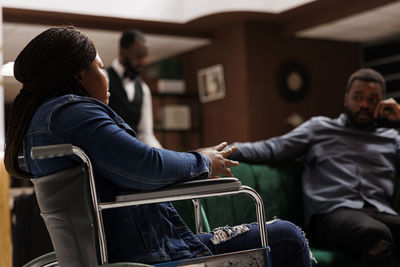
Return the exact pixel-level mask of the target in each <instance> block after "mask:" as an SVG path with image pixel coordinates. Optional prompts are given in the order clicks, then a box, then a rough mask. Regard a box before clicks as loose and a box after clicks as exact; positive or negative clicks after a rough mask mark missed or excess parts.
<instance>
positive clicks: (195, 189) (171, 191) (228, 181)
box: [116, 177, 242, 201]
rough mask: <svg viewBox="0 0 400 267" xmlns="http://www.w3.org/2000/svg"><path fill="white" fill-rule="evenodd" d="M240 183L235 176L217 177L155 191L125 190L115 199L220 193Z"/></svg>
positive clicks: (239, 185)
mask: <svg viewBox="0 0 400 267" xmlns="http://www.w3.org/2000/svg"><path fill="white" fill-rule="evenodd" d="M241 185H242V183H241V182H240V181H239V180H238V179H237V178H233V177H231V178H217V179H206V180H195V181H189V182H183V183H177V184H173V185H170V186H167V187H164V188H162V189H159V190H155V191H147V192H143V191H140V192H132V191H131V192H126V193H123V194H122V195H118V196H117V197H116V200H117V201H137V200H148V199H155V198H164V197H173V196H177V195H179V196H185V195H193V194H195V195H197V194H204V193H222V192H228V191H236V190H239V188H240V187H241Z"/></svg>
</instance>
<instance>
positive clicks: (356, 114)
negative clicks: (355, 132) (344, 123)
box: [345, 107, 376, 128]
mask: <svg viewBox="0 0 400 267" xmlns="http://www.w3.org/2000/svg"><path fill="white" fill-rule="evenodd" d="M345 112H346V114H347V116H348V118H349V119H350V121H351V122H352V123H353V124H354V125H355V126H356V127H357V128H369V127H371V126H373V125H374V124H375V121H376V120H375V119H374V115H373V114H372V113H371V112H369V111H368V110H365V109H363V108H361V109H360V110H359V111H357V112H353V111H351V110H350V109H349V108H348V107H345ZM361 114H362V115H366V116H368V117H369V118H370V120H369V122H365V123H360V122H359V120H358V118H359V116H360V115H361Z"/></svg>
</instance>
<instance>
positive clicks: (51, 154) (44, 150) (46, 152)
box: [31, 144, 73, 159]
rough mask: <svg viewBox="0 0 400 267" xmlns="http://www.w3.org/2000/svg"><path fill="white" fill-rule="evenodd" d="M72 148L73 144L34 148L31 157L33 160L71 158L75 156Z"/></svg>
mask: <svg viewBox="0 0 400 267" xmlns="http://www.w3.org/2000/svg"><path fill="white" fill-rule="evenodd" d="M72 148H73V146H72V145H71V144H60V145H51V146H37V147H32V150H31V157H32V159H48V158H56V157H64V156H69V155H72V154H73V150H72Z"/></svg>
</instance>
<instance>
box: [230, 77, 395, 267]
mask: <svg viewBox="0 0 400 267" xmlns="http://www.w3.org/2000/svg"><path fill="white" fill-rule="evenodd" d="M384 92H385V81H384V78H383V77H382V75H381V74H379V73H378V72H376V71H374V70H371V69H360V70H358V71H356V72H355V73H353V74H352V75H351V76H350V78H349V80H348V83H347V88H346V93H345V98H344V107H345V113H344V114H341V115H340V116H339V117H338V118H336V119H330V118H326V117H314V118H311V119H310V120H309V121H307V122H305V123H304V124H303V125H301V126H299V127H298V128H296V129H294V130H293V131H291V132H289V133H288V134H285V135H283V136H280V137H274V138H271V139H269V140H264V141H258V142H253V143H235V145H236V146H237V147H238V150H237V151H236V152H234V153H233V154H232V155H231V156H230V158H231V159H234V160H239V161H247V162H258V163H262V162H277V161H285V160H290V159H296V158H298V157H301V156H304V158H305V159H304V171H303V198H304V207H305V218H306V224H307V226H308V228H309V230H308V232H309V233H310V234H311V240H312V241H313V242H315V243H319V244H321V245H323V246H326V247H329V248H333V249H347V250H349V251H352V252H356V253H359V254H361V255H362V261H363V266H391V261H392V255H393V254H394V253H396V252H397V251H395V249H396V247H398V245H400V244H399V241H400V216H398V214H397V213H396V211H394V210H393V208H392V207H391V206H390V200H391V197H392V196H393V192H394V181H395V177H396V170H397V168H396V167H397V164H398V162H399V157H400V135H399V133H398V132H397V131H396V130H395V129H390V128H383V127H380V125H382V122H385V125H386V126H387V125H388V124H390V123H392V124H396V122H398V121H400V105H399V104H398V103H396V101H395V100H393V99H387V100H382V99H383V94H384Z"/></svg>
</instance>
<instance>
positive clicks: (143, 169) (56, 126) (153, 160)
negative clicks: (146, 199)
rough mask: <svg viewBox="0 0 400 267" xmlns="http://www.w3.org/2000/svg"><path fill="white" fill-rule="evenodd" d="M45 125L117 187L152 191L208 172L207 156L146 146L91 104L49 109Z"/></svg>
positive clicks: (205, 175) (53, 134)
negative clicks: (83, 154)
mask: <svg viewBox="0 0 400 267" xmlns="http://www.w3.org/2000/svg"><path fill="white" fill-rule="evenodd" d="M49 128H50V131H51V134H52V137H53V138H54V139H55V140H56V142H58V143H59V142H68V143H71V144H73V145H75V146H78V147H80V148H82V149H83V150H84V151H85V152H86V154H88V156H89V157H90V159H91V161H92V163H93V165H94V169H95V172H96V173H97V174H98V175H100V176H102V177H104V178H106V179H109V180H111V181H112V182H114V183H115V184H117V185H118V186H120V187H124V188H131V189H140V190H152V189H157V188H160V187H163V186H166V185H168V184H172V183H175V182H178V181H184V180H192V179H205V178H207V177H209V175H210V173H211V163H210V160H209V159H208V157H205V156H203V155H201V154H200V153H198V152H188V153H185V152H175V151H170V150H165V149H160V148H152V147H149V146H148V145H145V144H144V143H142V142H140V141H139V140H138V139H136V138H135V137H133V136H132V135H130V134H129V133H128V132H127V131H126V130H125V129H123V128H121V127H119V125H118V124H117V123H116V122H115V121H114V120H113V119H112V118H111V117H110V116H109V115H108V113H107V112H106V110H105V108H104V107H102V106H100V105H97V104H95V103H79V104H71V105H66V106H63V107H62V108H60V109H58V110H56V111H55V112H53V114H52V116H51V118H50V122H49Z"/></svg>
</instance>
